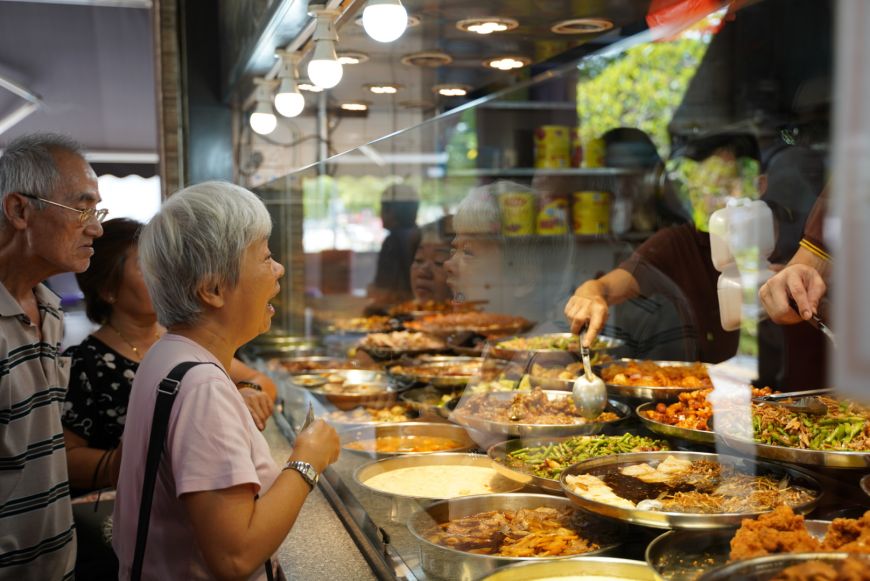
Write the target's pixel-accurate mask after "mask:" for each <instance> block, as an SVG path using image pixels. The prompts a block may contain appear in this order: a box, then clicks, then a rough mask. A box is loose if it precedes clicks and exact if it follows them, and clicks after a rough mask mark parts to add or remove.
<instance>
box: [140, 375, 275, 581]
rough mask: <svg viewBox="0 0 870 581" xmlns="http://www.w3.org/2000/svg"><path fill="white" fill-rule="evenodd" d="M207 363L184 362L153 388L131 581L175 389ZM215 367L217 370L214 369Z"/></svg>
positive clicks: (269, 566) (145, 532)
mask: <svg viewBox="0 0 870 581" xmlns="http://www.w3.org/2000/svg"><path fill="white" fill-rule="evenodd" d="M204 363H208V364H209V365H215V364H214V363H210V362H207V361H186V362H184V363H179V364H178V365H176V366H175V367H174V368H173V369H172V371H170V372H169V375H167V376H166V377H164V378H163V379H162V380H161V381H160V384H159V385H158V386H157V400H156V401H155V402H154V419H153V420H152V421H151V437H150V438H149V440H148V455H147V458H146V460H145V481H144V482H143V484H142V499H141V503H140V504H139V523H138V525H137V528H136V549H135V552H134V553H133V568H132V570H131V572H130V579H131V580H132V581H139V580H140V579H141V578H142V564H143V561H144V559H145V543H146V542H147V541H148V528H149V526H150V524H151V503H152V501H153V500H154V486H155V485H156V483H157V469H158V468H159V467H160V457H161V456H162V455H163V445H164V443H165V442H166V432H167V431H168V429H169V415H170V414H171V413H172V406H173V404H174V403H175V397H176V396H177V395H178V387H179V386H180V385H181V380H182V379H184V375H185V374H186V373H187V372H188V371H189V370H190V369H191V368H192V367H195V366H197V365H202V364H204ZM215 367H217V366H216V365H215ZM265 568H266V579H267V580H268V581H274V575H273V573H272V560H271V559H267V560H266V564H265Z"/></svg>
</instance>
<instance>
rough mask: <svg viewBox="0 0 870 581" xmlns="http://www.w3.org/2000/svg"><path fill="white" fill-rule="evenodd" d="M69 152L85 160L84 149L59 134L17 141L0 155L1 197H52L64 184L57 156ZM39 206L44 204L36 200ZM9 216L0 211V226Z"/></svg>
mask: <svg viewBox="0 0 870 581" xmlns="http://www.w3.org/2000/svg"><path fill="white" fill-rule="evenodd" d="M59 151H67V152H69V153H72V154H74V155H77V156H79V157H81V158H84V153H83V151H82V146H81V145H80V144H79V143H78V142H77V141H75V140H74V139H72V138H70V137H67V136H66V135H60V134H58V133H31V134H28V135H22V136H21V137H18V138H17V139H14V140H13V141H12V142H11V143H10V144H9V145H8V146H7V147H6V149H5V150H4V151H3V155H2V156H0V194H2V197H3V198H5V197H6V195H7V194H9V193H10V192H24V193H27V194H34V195H37V196H43V197H48V198H50V197H51V195H52V194H53V193H54V192H55V190H57V189H58V188H59V187H60V186H61V185H62V183H61V182H62V180H63V176H62V175H61V174H60V171H58V169H57V163H56V162H55V158H54V154H55V153H56V152H59ZM34 203H35V204H36V205H37V207H39V208H41V207H42V206H43V204H42V203H41V202H37V201H35V200H34ZM5 222H6V216H5V214H4V213H3V212H0V225H3V224H5Z"/></svg>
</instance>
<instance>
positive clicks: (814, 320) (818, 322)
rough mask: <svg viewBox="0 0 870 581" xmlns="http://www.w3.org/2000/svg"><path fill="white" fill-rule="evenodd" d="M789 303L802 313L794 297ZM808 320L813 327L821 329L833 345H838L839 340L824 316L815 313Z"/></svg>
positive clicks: (798, 312) (797, 311)
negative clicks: (824, 319) (823, 318)
mask: <svg viewBox="0 0 870 581" xmlns="http://www.w3.org/2000/svg"><path fill="white" fill-rule="evenodd" d="M788 304H789V306H791V308H792V309H794V311H795V312H796V313H797V314H798V315H800V310H799V309H798V306H797V303H795V302H794V299H791V298H790V299H789V300H788ZM806 322H807V324H809V325H812V326H813V327H815V328H816V329H818V330H819V331H821V332H822V333H823V334H824V335H825V337H827V338H828V340H829V341H830V342H831V345H833V346H834V348H836V347H837V340H836V339H835V338H834V332H833V331H831V328H830V327H828V325H827V324H826V323H825V322H824V321H823V320H822V318H821V317H820V316H819V315H818V314H817V313H813V314H812V316H811V317H810V319H809V320H808V321H806Z"/></svg>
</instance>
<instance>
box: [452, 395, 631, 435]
mask: <svg viewBox="0 0 870 581" xmlns="http://www.w3.org/2000/svg"><path fill="white" fill-rule="evenodd" d="M544 393H545V394H547V397H548V398H549V399H551V400H552V399H556V398H569V399H570V398H571V394H570V393H566V392H564V391H554V390H544ZM515 394H516V392H511V391H494V392H490V393H488V394H485V395H486V397H487V398H496V399H508V400H510V399H512V398H513V397H514V395H515ZM605 411H608V412H613V413H615V414H617V415H618V416H619V418H618V419H615V420H612V421H609V422H589V421H587V422H585V423H577V424H524V423H520V422H496V421H493V420H486V419H482V418H479V417H475V416H473V415H470V414H468V413H463V411H462V402H460V403H459V405H458V406H457V407H456V410H454V412H453V413H452V414H451V415H450V421H451V422H456V423H458V424H462V425H465V426H470V427H472V428H474V429H476V430H480V431H482V432H488V433H491V434H504V435H508V436H517V437H528V438H542V437H546V436H552V437H559V436H578V435H586V434H598V433H600V432H602V431H603V430H604V429H605V428H607V427H609V426H613V425H615V424H617V423H618V422H621V421H622V420H624V419H626V418H627V417H629V416H631V408H629V407H628V406H627V405H626V404H624V403H622V402H619V401H616V400H613V399H611V400H609V401H608V404H607V408H605ZM578 419H582V418H578Z"/></svg>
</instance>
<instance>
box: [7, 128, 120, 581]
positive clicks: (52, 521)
mask: <svg viewBox="0 0 870 581" xmlns="http://www.w3.org/2000/svg"><path fill="white" fill-rule="evenodd" d="M0 195H2V206H3V211H2V212H0V394H2V400H0V523H2V524H0V578H3V579H13V578H20V579H72V578H73V576H74V566H75V556H76V542H75V532H74V527H73V518H72V511H71V508H70V499H69V483H68V479H67V467H66V455H65V452H64V441H63V427H62V426H61V423H60V415H61V411H62V409H61V408H62V406H63V403H64V394H65V392H66V387H67V379H68V376H69V366H68V361H67V360H66V358H63V357H61V355H60V341H61V337H62V334H63V313H62V312H61V310H60V299H59V298H58V297H57V296H56V295H54V294H53V293H52V292H51V291H50V290H48V288H46V287H45V286H44V285H43V284H42V281H43V280H45V279H46V278H48V277H49V276H52V275H55V274H60V273H62V272H70V271H71V272H82V271H84V270H86V269H87V268H88V265H89V264H90V260H91V255H93V248H92V243H93V241H94V239H95V238H98V237H99V236H101V235H102V233H103V229H102V227H101V226H100V222H101V221H102V220H103V219H104V218H105V216H106V211H105V210H98V209H96V206H97V204H98V203H99V202H100V194H99V191H98V187H97V176H96V174H95V173H94V170H93V169H92V168H91V166H90V165H89V164H88V162H87V161H85V159H84V157H83V154H82V151H81V148H80V146H79V145H78V144H77V143H75V142H74V141H72V140H71V139H69V138H66V137H63V136H60V135H53V134H35V135H27V136H23V137H20V138H18V139H16V140H14V141H12V142H11V143H9V145H8V146H7V147H6V149H5V150H4V152H3V155H2V157H0Z"/></svg>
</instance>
